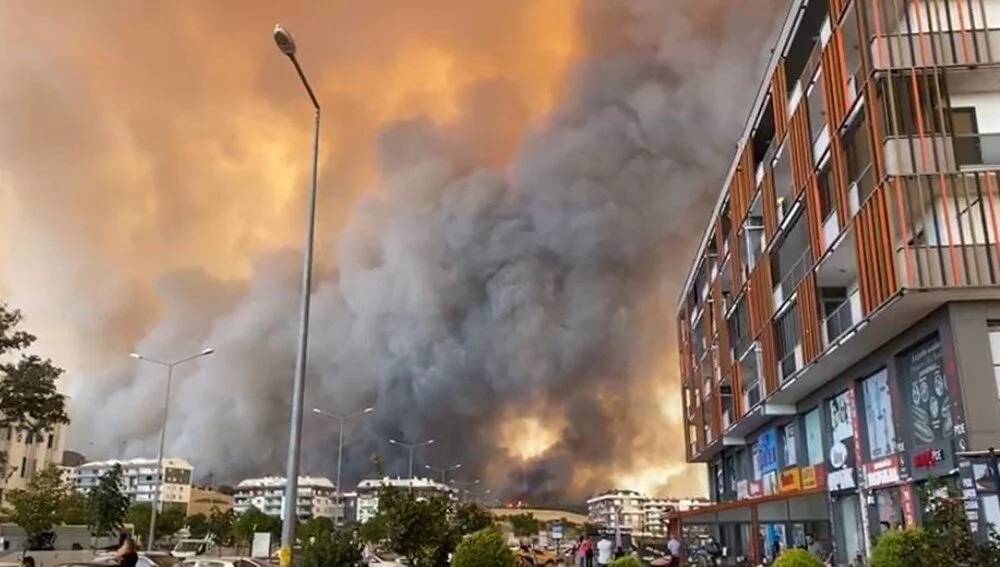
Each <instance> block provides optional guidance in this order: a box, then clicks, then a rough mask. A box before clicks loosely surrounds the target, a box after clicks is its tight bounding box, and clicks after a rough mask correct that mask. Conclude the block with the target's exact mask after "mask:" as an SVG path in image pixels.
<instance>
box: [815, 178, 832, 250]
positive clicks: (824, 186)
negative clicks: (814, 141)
mask: <svg viewBox="0 0 1000 567" xmlns="http://www.w3.org/2000/svg"><path fill="white" fill-rule="evenodd" d="M816 181H817V183H818V184H819V216H820V218H821V219H822V220H824V221H825V220H826V219H827V218H829V217H830V215H831V214H833V213H835V212H836V211H837V181H836V178H834V176H833V160H832V159H828V160H826V163H825V164H824V165H823V167H821V168H820V170H819V173H817V174H816ZM827 244H828V245H829V243H827Z"/></svg>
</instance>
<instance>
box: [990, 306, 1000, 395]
mask: <svg viewBox="0 0 1000 567" xmlns="http://www.w3.org/2000/svg"><path fill="white" fill-rule="evenodd" d="M988 325H989V331H990V356H991V358H992V360H993V379H994V380H995V381H996V385H997V396H998V397H1000V321H989V322H988Z"/></svg>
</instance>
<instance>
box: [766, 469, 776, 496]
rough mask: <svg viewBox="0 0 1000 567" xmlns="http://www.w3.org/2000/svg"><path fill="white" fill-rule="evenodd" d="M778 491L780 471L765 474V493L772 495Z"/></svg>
mask: <svg viewBox="0 0 1000 567" xmlns="http://www.w3.org/2000/svg"><path fill="white" fill-rule="evenodd" d="M777 493H778V473H777V472H774V471H772V472H769V473H767V474H765V475H764V494H765V495H766V496H770V495H772V494H777Z"/></svg>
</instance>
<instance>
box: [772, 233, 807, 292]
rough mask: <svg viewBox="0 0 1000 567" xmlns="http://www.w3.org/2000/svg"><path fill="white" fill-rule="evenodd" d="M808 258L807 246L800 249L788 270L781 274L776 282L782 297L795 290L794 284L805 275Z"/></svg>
mask: <svg viewBox="0 0 1000 567" xmlns="http://www.w3.org/2000/svg"><path fill="white" fill-rule="evenodd" d="M808 258H809V247H808V246H807V247H806V249H805V250H803V251H802V254H801V255H800V256H799V257H798V259H796V260H795V262H794V263H792V265H791V267H790V268H789V269H788V272H787V273H785V275H784V276H782V278H781V281H780V282H778V285H779V286H781V292H782V294H783V295H784V297H788V296H789V295H790V294H791V293H792V291H794V290H795V286H796V285H798V283H799V281H801V280H802V278H803V277H805V275H806V271H807V269H808V267H809V265H808V260H807V259H808Z"/></svg>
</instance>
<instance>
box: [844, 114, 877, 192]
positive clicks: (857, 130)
mask: <svg viewBox="0 0 1000 567" xmlns="http://www.w3.org/2000/svg"><path fill="white" fill-rule="evenodd" d="M844 152H845V153H846V154H847V179H848V185H852V184H857V186H858V202H859V203H861V202H863V201H864V200H865V198H866V197H867V196H868V195H869V194H870V193H871V192H872V190H874V189H875V173H874V171H873V168H872V151H871V141H870V140H869V138H868V119H867V118H866V117H865V113H864V112H861V113H859V114H858V116H857V119H855V120H854V122H853V123H852V124H851V125H850V126H848V128H847V132H846V133H845V134H844Z"/></svg>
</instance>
